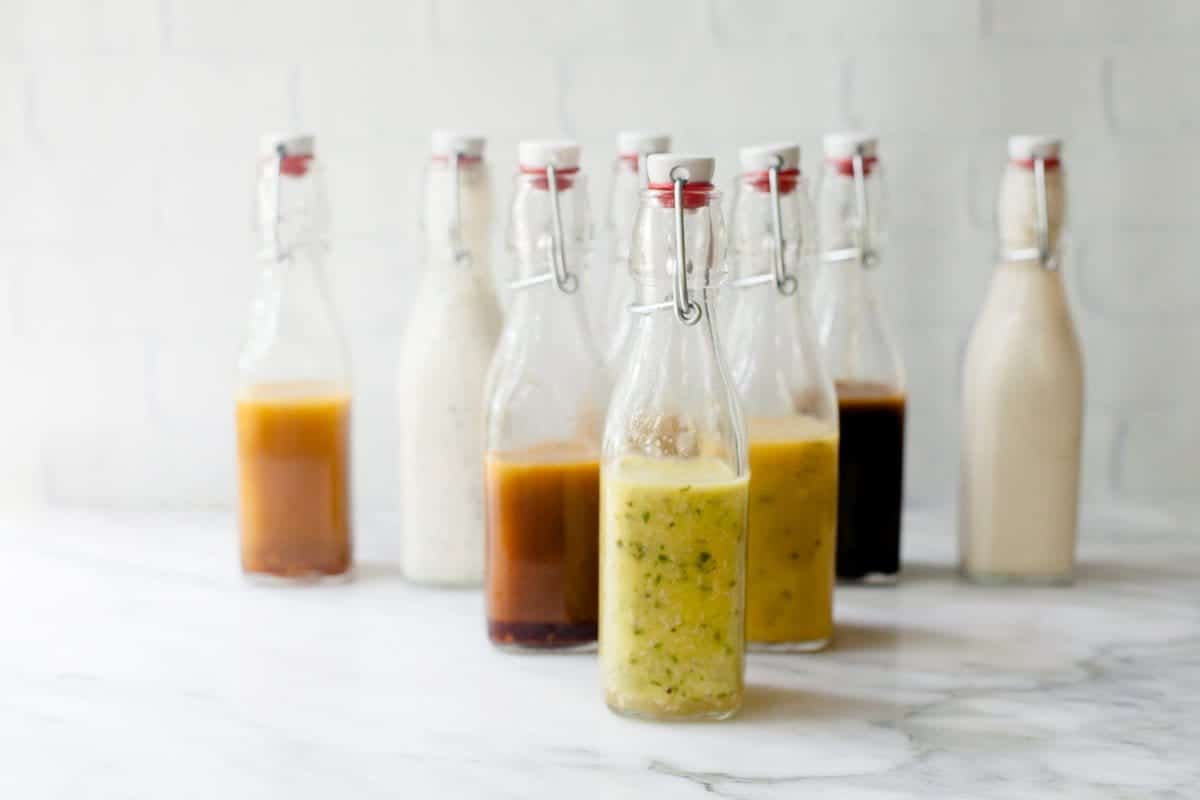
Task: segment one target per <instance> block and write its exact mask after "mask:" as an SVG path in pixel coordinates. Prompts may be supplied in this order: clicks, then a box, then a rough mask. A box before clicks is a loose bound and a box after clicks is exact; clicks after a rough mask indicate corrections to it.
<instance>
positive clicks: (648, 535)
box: [600, 154, 749, 719]
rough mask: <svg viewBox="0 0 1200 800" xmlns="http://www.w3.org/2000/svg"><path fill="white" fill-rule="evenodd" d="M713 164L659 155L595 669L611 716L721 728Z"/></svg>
mask: <svg viewBox="0 0 1200 800" xmlns="http://www.w3.org/2000/svg"><path fill="white" fill-rule="evenodd" d="M713 170H714V161H713V159H711V158H708V157H703V156H687V155H673V154H658V155H652V156H650V157H649V159H648V160H647V173H648V176H649V188H648V189H647V190H646V191H644V192H643V193H642V200H641V205H640V207H639V210H638V215H637V221H636V223H635V225H634V234H633V236H634V241H633V247H632V250H631V255H630V272H631V274H632V275H633V278H634V281H635V282H636V285H637V294H636V298H635V305H634V306H632V307H631V308H630V310H629V311H627V312H626V313H630V314H632V315H634V322H633V329H632V331H631V334H630V336H631V341H630V344H629V355H628V357H627V358H626V359H625V360H624V363H623V365H622V367H621V372H620V377H619V378H618V380H617V386H616V389H615V390H614V392H613V399H612V402H611V405H610V408H609V414H608V419H607V421H606V423H605V428H604V454H603V466H602V477H601V484H602V487H601V488H602V496H603V500H602V509H601V514H602V517H601V585H602V593H601V594H602V600H601V614H600V621H601V631H600V663H601V673H602V680H603V683H604V689H605V694H606V699H607V702H608V705H609V707H610V708H612V709H613V710H614V711H616V712H618V713H621V714H627V715H632V716H641V717H649V718H654V719H703V718H709V719H723V718H725V717H728V716H730V715H732V714H734V713H735V712H736V711H737V710H738V708H739V707H740V706H741V703H742V692H743V666H744V660H745V659H744V649H745V636H744V622H745V561H746V501H747V483H748V480H747V476H748V474H749V466H748V463H747V453H746V431H745V425H744V422H743V420H742V416H741V412H740V410H739V406H738V401H737V397H736V393H735V391H734V388H733V386H732V384H731V383H730V380H729V376H728V370H727V368H726V364H725V357H724V354H723V352H722V351H721V345H720V342H719V341H718V336H717V324H716V319H715V317H714V309H715V301H716V295H717V289H718V286H719V285H720V284H721V282H722V281H723V279H724V275H725V246H726V233H725V225H724V221H723V219H722V215H721V204H720V196H719V194H718V193H717V191H716V190H715V189H714V188H713V185H712V178H713Z"/></svg>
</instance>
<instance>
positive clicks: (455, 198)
mask: <svg viewBox="0 0 1200 800" xmlns="http://www.w3.org/2000/svg"><path fill="white" fill-rule="evenodd" d="M462 156H463V154H462V152H461V151H460V150H458V149H457V148H455V150H454V152H453V153H450V154H449V159H448V160H449V162H450V249H451V250H452V251H453V254H454V260H455V261H457V262H462V261H465V260H467V259H468V258H469V257H470V252H469V251H468V250H467V246H466V243H465V242H464V241H463V235H462V187H461V186H460V185H459V180H460V179H461V177H462V175H461V173H460V171H459V165H460V161H461V159H462Z"/></svg>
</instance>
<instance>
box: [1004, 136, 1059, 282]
mask: <svg viewBox="0 0 1200 800" xmlns="http://www.w3.org/2000/svg"><path fill="white" fill-rule="evenodd" d="M1033 202H1034V212H1035V215H1036V216H1035V219H1034V221H1033V223H1034V225H1035V226H1037V231H1036V233H1037V247H1036V248H1035V247H1024V248H1020V249H1017V250H1005V251H1004V252H1003V253H1002V254H1001V255H1002V257H1003V258H1004V260H1005V261H1036V262H1037V263H1038V265H1039V266H1040V267H1042V269H1048V270H1056V269H1058V260H1057V259H1056V258H1055V257H1054V253H1052V252H1051V248H1050V208H1049V203H1048V202H1047V200H1046V159H1044V158H1042V157H1041V156H1034V158H1033Z"/></svg>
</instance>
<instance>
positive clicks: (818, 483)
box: [746, 416, 838, 650]
mask: <svg viewBox="0 0 1200 800" xmlns="http://www.w3.org/2000/svg"><path fill="white" fill-rule="evenodd" d="M748 430H749V434H750V525H749V528H750V542H749V545H750V546H749V556H748V568H747V576H746V639H747V641H749V642H750V643H751V645H767V646H775V647H781V648H788V649H797V650H817V649H820V648H822V647H824V646H825V645H826V644H828V643H829V640H830V639H831V638H832V636H833V583H834V560H835V556H836V553H837V546H836V544H837V541H836V536H837V470H838V450H837V448H838V437H837V432H836V430H835V429H834V428H833V427H832V426H831V425H828V424H826V423H822V422H819V421H817V420H815V419H812V418H811V417H802V416H793V417H780V418H759V419H754V418H752V419H750V420H749V423H748Z"/></svg>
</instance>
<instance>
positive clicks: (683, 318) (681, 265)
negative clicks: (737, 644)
mask: <svg viewBox="0 0 1200 800" xmlns="http://www.w3.org/2000/svg"><path fill="white" fill-rule="evenodd" d="M676 170H678V167H676V168H675V169H674V170H671V183H672V184H674V193H675V316H676V317H678V318H679V321H680V322H682V323H683V324H684V325H695V324H696V323H697V322H699V321H700V317H702V316H704V312H703V311H702V310H701V308H700V305H699V304H698V303H696V301H694V300H692V299H691V297H689V296H688V283H687V273H688V268H689V267H690V266H691V264H689V263H688V260H687V244H686V242H685V241H684V227H683V189H684V187H685V186H687V182H688V181H687V178H684V177H681V176H679V175H676Z"/></svg>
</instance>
